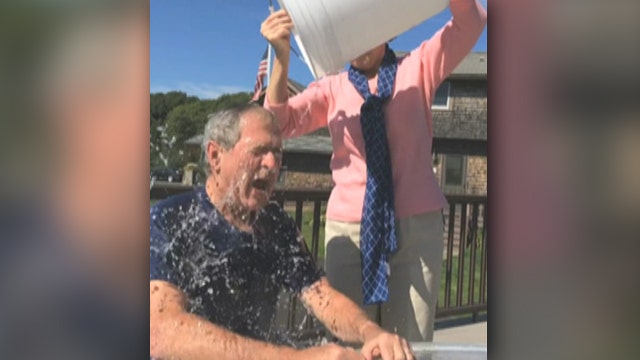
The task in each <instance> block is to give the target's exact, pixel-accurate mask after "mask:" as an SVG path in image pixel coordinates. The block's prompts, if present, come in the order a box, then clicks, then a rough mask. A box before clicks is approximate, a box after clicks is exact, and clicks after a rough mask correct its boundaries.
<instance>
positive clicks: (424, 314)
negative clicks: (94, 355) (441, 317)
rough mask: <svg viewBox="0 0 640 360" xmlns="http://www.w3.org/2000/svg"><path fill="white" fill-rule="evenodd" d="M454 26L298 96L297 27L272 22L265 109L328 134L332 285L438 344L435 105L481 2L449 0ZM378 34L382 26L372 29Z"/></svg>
mask: <svg viewBox="0 0 640 360" xmlns="http://www.w3.org/2000/svg"><path fill="white" fill-rule="evenodd" d="M449 7H450V9H451V13H452V14H453V18H452V20H451V21H449V22H448V23H447V24H446V25H445V26H444V27H443V28H442V29H440V30H439V31H438V32H436V33H435V34H434V35H433V36H432V37H431V38H430V39H429V40H426V41H424V42H423V43H422V44H421V45H420V46H418V47H417V48H416V49H414V50H413V51H411V52H410V53H409V54H408V55H406V56H404V57H402V58H396V57H395V55H394V53H393V51H391V50H390V49H389V46H388V44H382V45H380V46H378V47H376V48H374V49H372V50H370V51H369V52H367V53H365V54H363V55H362V56H360V57H358V58H356V59H355V60H353V61H352V62H351V66H350V68H349V70H348V71H343V72H340V73H338V74H335V75H331V76H327V77H324V78H322V79H319V80H317V81H315V82H313V83H312V84H310V85H309V87H308V88H307V89H306V90H305V91H303V92H302V93H300V94H298V95H296V96H294V97H292V98H290V99H289V98H288V91H287V79H288V67H289V55H290V30H291V28H292V27H293V23H292V22H291V19H290V18H289V16H288V15H287V13H286V12H285V11H282V10H281V11H278V12H275V13H273V14H272V15H270V16H269V17H268V18H267V19H266V20H265V21H264V22H263V24H262V28H261V32H262V35H263V36H264V37H265V38H266V39H267V40H268V41H269V42H270V43H271V44H272V46H273V48H274V50H275V61H274V64H273V70H272V74H271V80H270V81H271V82H270V83H269V86H268V88H267V95H266V98H265V107H266V108H267V109H269V110H271V111H272V112H273V113H274V114H275V115H276V117H277V118H278V121H279V123H280V128H281V130H282V132H283V135H284V136H285V137H295V136H301V135H304V134H307V133H309V132H312V131H314V130H316V129H318V128H321V127H324V126H328V127H329V131H330V133H331V140H332V144H333V156H332V158H331V170H332V174H333V181H334V183H335V186H334V188H333V190H332V192H331V196H330V198H329V203H328V205H327V223H326V231H325V234H326V237H325V249H326V255H325V271H326V273H327V277H328V279H329V282H330V283H331V285H333V286H334V287H335V288H336V289H338V290H339V291H341V292H343V293H344V294H346V295H347V296H349V297H350V298H351V299H352V300H354V301H355V302H356V303H358V304H360V305H362V306H363V307H364V308H365V310H366V311H367V313H368V314H369V316H370V317H371V318H372V319H374V320H378V321H379V322H380V324H381V325H382V326H383V327H384V328H385V329H387V330H389V331H393V332H396V333H397V334H399V335H400V336H402V337H405V338H406V339H407V340H409V341H431V340H432V339H433V322H434V316H435V309H436V302H437V299H438V290H439V287H440V267H441V264H442V252H443V246H444V240H443V218H442V209H443V208H444V207H446V206H447V201H446V199H445V197H444V195H443V193H442V191H441V190H440V188H439V187H438V184H437V182H436V178H435V176H434V174H433V170H432V164H431V146H432V140H433V122H432V117H431V103H432V100H433V97H434V94H435V91H436V89H437V88H438V86H439V85H440V83H441V82H442V81H443V80H444V79H445V78H446V77H447V76H448V75H449V74H450V73H451V72H452V71H453V69H454V68H455V67H456V66H457V65H458V64H459V63H460V62H461V61H462V59H463V58H464V57H465V56H466V55H467V54H468V53H469V52H470V51H471V49H472V47H473V46H474V44H475V43H476V41H477V39H478V37H479V36H480V34H481V32H482V30H483V29H484V26H485V24H486V18H487V14H486V11H485V10H484V9H483V8H482V6H481V5H480V4H479V3H478V2H477V1H476V0H451V2H450V5H449ZM372 26H375V24H372Z"/></svg>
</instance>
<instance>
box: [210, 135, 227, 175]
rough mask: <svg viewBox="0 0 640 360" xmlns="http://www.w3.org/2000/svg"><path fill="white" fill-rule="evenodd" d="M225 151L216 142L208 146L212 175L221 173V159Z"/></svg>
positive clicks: (211, 142)
mask: <svg viewBox="0 0 640 360" xmlns="http://www.w3.org/2000/svg"><path fill="white" fill-rule="evenodd" d="M223 151H224V149H223V148H222V147H221V146H220V145H219V144H218V143H216V142H215V141H209V143H208V144H207V154H206V156H207V161H208V163H209V168H210V169H211V172H212V173H216V174H217V173H220V159H221V156H222V152H223Z"/></svg>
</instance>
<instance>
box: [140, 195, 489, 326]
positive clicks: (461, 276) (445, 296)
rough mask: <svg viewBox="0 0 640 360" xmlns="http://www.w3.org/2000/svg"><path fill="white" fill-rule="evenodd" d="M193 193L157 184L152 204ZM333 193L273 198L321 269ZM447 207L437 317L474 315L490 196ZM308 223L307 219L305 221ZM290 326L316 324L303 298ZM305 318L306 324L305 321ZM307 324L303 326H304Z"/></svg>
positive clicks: (454, 200)
mask: <svg viewBox="0 0 640 360" xmlns="http://www.w3.org/2000/svg"><path fill="white" fill-rule="evenodd" d="M189 189H191V186H186V185H182V184H169V183H156V184H153V185H152V186H151V200H159V199H162V198H164V197H167V196H170V195H173V194H176V193H180V192H182V191H186V190H189ZM329 193H330V191H329V190H309V189H278V190H276V191H275V192H274V194H273V200H274V201H276V202H278V203H279V204H280V205H281V206H283V207H284V208H285V209H286V210H288V211H289V212H290V213H291V214H292V217H293V218H294V220H295V222H296V224H297V225H298V228H299V229H300V230H301V232H302V233H303V234H307V236H306V237H307V238H306V240H307V246H308V248H309V251H310V252H311V254H312V256H313V259H314V260H315V261H316V264H317V265H318V266H323V259H324V251H321V249H322V250H324V246H322V243H321V242H324V239H323V238H322V236H321V233H324V213H325V210H324V209H325V208H326V203H327V200H328V199H329ZM447 200H448V202H449V207H448V208H446V209H444V211H443V215H444V230H445V231H444V237H445V246H444V252H443V264H442V274H441V283H442V284H441V290H440V297H439V300H438V305H437V308H436V318H445V317H451V316H458V315H473V317H474V320H475V318H476V316H477V315H478V313H480V312H484V311H486V310H487V197H486V196H476V195H472V196H470V195H447ZM304 220H307V221H304ZM287 304H288V306H289V309H288V315H287V320H286V322H287V325H288V327H289V328H294V327H298V328H300V327H301V325H302V327H304V328H306V329H309V328H312V327H314V326H315V325H316V324H315V323H314V321H313V320H312V319H311V317H305V312H304V310H303V309H301V308H302V307H301V306H300V304H299V303H298V300H297V299H295V298H293V297H291V298H289V299H288V301H287ZM301 316H302V317H304V318H306V320H301ZM302 323H304V324H302Z"/></svg>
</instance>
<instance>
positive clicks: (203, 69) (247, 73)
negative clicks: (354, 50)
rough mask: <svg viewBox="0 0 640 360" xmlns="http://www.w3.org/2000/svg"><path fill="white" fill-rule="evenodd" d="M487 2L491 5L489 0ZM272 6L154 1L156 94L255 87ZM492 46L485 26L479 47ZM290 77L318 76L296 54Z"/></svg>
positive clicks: (438, 22) (415, 32)
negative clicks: (262, 26)
mask: <svg viewBox="0 0 640 360" xmlns="http://www.w3.org/2000/svg"><path fill="white" fill-rule="evenodd" d="M273 3H274V4H277V1H275V0H273ZM481 3H483V5H484V6H485V7H486V3H487V0H481ZM268 4H269V1H268V0H189V1H175V0H151V10H150V13H151V39H150V41H151V49H150V56H151V59H150V89H151V92H152V93H153V92H166V91H171V90H180V91H184V92H186V93H188V94H189V95H195V96H198V97H200V98H215V97H218V96H220V95H221V94H224V93H233V92H238V91H253V85H254V83H255V77H256V72H257V69H258V62H259V61H260V58H261V57H262V54H263V53H264V50H265V48H266V46H267V42H266V40H264V39H263V38H262V36H261V35H260V23H261V22H262V21H263V20H264V19H265V18H266V17H267V15H268V14H269V9H268ZM276 7H277V6H276ZM450 18H451V13H450V12H449V10H448V9H446V10H444V11H442V12H441V13H439V14H438V15H436V16H434V17H432V18H430V19H428V20H427V21H425V22H424V23H422V24H420V25H418V26H417V27H415V28H413V29H411V30H409V31H407V32H405V33H404V34H402V35H400V36H398V38H397V39H396V40H394V41H393V42H392V43H391V46H392V47H393V48H394V49H396V50H405V51H407V50H411V49H413V48H415V47H416V46H418V45H419V44H420V43H421V42H422V41H423V40H425V39H427V38H429V37H431V35H433V33H434V32H435V31H437V30H438V29H439V28H440V27H442V26H443V25H444V24H445V23H446V22H447V21H449V19H450ZM292 41H293V40H292ZM486 49H487V30H486V28H485V30H484V32H483V33H482V35H481V37H480V39H479V40H478V42H477V44H476V45H475V47H474V49H473V51H486ZM289 77H290V78H292V79H295V80H297V81H299V82H300V83H302V84H305V85H306V84H308V83H309V82H311V81H312V80H313V77H312V76H311V73H310V72H309V70H308V69H307V67H306V65H305V64H304V63H303V62H302V61H301V60H299V59H297V58H295V57H294V56H293V55H292V59H291V65H290V72H289Z"/></svg>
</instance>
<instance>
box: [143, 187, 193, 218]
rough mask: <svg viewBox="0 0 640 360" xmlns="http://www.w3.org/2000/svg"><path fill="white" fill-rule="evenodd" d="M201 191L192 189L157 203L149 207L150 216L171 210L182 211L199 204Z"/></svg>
mask: <svg viewBox="0 0 640 360" xmlns="http://www.w3.org/2000/svg"><path fill="white" fill-rule="evenodd" d="M201 193H202V189H201V188H194V189H193V190H190V191H186V192H183V193H180V194H177V195H172V196H169V197H168V198H166V199H163V200H161V201H159V202H157V203H156V204H155V205H153V206H152V207H151V213H152V214H158V213H162V212H165V211H170V210H172V209H176V210H179V209H184V208H185V207H190V206H192V205H194V204H197V203H199V202H200V200H201V199H200V198H201Z"/></svg>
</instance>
